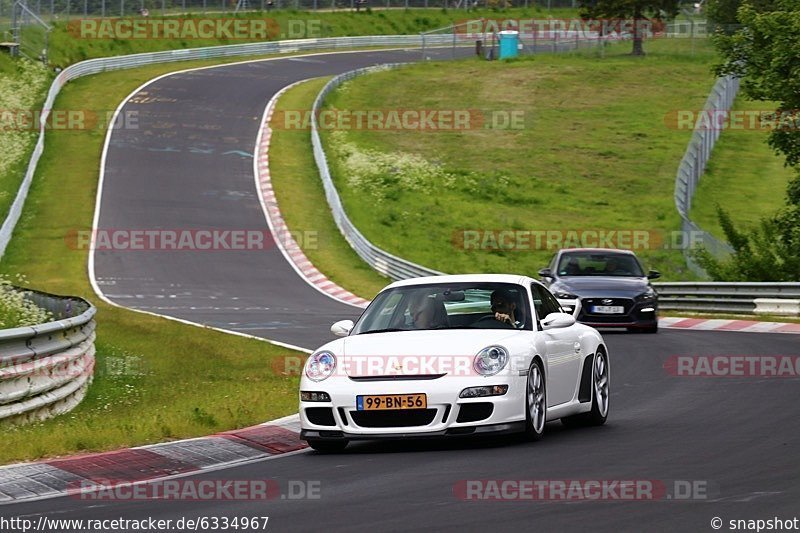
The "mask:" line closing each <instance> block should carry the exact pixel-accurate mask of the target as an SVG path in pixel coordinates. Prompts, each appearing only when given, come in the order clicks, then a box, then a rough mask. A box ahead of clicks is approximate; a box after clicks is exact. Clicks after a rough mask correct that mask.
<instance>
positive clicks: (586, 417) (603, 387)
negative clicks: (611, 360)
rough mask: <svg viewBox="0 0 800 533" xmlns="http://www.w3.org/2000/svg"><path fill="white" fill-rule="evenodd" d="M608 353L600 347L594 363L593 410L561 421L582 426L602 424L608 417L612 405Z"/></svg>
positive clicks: (569, 424) (570, 426) (567, 425)
mask: <svg viewBox="0 0 800 533" xmlns="http://www.w3.org/2000/svg"><path fill="white" fill-rule="evenodd" d="M608 374H609V373H608V355H606V353H605V352H604V351H603V349H602V348H598V350H597V354H596V355H595V357H594V364H593V365H592V410H591V411H589V412H588V413H581V414H579V415H573V416H568V417H565V418H562V419H561V423H562V424H564V425H565V426H566V427H568V428H572V427H580V426H602V425H603V424H605V423H606V419H607V418H608V409H609V407H610V402H609V399H610V395H609V379H608V377H609V375H608Z"/></svg>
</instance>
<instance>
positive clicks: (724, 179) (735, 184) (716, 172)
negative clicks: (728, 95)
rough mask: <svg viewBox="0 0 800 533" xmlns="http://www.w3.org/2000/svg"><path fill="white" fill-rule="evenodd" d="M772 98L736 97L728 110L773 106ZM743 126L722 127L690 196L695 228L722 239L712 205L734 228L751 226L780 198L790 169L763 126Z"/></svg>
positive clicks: (770, 211) (778, 204)
mask: <svg viewBox="0 0 800 533" xmlns="http://www.w3.org/2000/svg"><path fill="white" fill-rule="evenodd" d="M776 107H777V104H775V103H772V102H754V101H751V100H746V99H745V98H744V97H740V98H737V99H736V102H735V103H734V106H733V109H734V111H763V110H767V109H775V108H776ZM743 124H744V126H743V127H739V128H735V129H726V130H724V131H723V132H722V134H721V135H720V137H719V140H718V141H717V144H716V145H715V146H714V151H713V152H712V153H711V159H710V160H709V162H708V166H707V167H706V172H705V174H703V178H702V179H701V180H700V184H699V185H698V187H697V192H696V193H695V197H694V201H693V202H692V211H691V217H692V220H694V221H695V222H697V224H699V225H700V227H701V228H703V229H704V230H706V231H708V232H710V233H711V234H712V235H714V236H715V237H717V238H719V239H722V240H725V233H724V232H723V231H722V227H721V226H720V224H719V218H718V217H717V208H716V206H717V205H720V206H722V207H723V208H724V209H725V210H726V211H728V213H729V214H730V215H731V219H732V220H733V222H734V223H735V224H736V227H737V229H739V230H740V231H741V230H742V229H746V228H749V229H753V228H755V227H756V226H757V225H758V222H759V220H760V219H761V218H763V217H765V216H768V215H772V214H773V213H774V212H775V211H777V210H778V208H780V207H781V206H783V205H784V203H785V201H786V185H787V183H788V182H789V180H790V179H791V178H792V177H793V176H794V171H792V169H791V168H787V167H785V166H784V165H783V162H784V158H783V156H781V155H778V154H776V153H775V152H774V151H773V150H772V148H770V147H769V145H768V144H767V136H768V134H769V132H768V131H767V130H759V129H751V128H750V127H749V119H748V120H745V121H744V123H743Z"/></svg>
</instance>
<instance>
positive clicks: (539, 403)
mask: <svg viewBox="0 0 800 533" xmlns="http://www.w3.org/2000/svg"><path fill="white" fill-rule="evenodd" d="M545 422H547V384H546V383H545V379H544V372H543V371H542V364H541V363H540V362H539V360H538V359H537V360H536V361H534V362H533V364H532V365H531V368H530V370H529V371H528V382H527V385H526V386H525V435H526V437H527V438H528V440H539V439H541V438H542V436H543V435H544V425H545Z"/></svg>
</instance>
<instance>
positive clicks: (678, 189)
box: [675, 76, 739, 275]
mask: <svg viewBox="0 0 800 533" xmlns="http://www.w3.org/2000/svg"><path fill="white" fill-rule="evenodd" d="M738 92H739V79H738V78H734V77H731V76H726V77H723V78H719V79H718V80H717V83H716V84H714V88H713V89H712V90H711V93H710V94H709V95H708V100H706V105H705V106H704V107H703V113H704V114H706V115H707V116H713V115H716V114H719V113H722V114H727V113H728V111H730V109H731V107H732V106H733V101H734V100H735V99H736V94H737V93H738ZM721 133H722V128H708V127H704V126H702V125H699V124H698V125H697V126H696V127H695V129H694V132H693V133H692V139H691V140H690V141H689V145H688V146H687V147H686V152H685V153H684V155H683V159H681V163H680V166H679V167H678V173H677V176H676V177H675V207H676V208H677V209H678V214H680V216H681V229H682V230H683V234H684V235H692V236H693V239H694V240H695V242H696V244H699V245H701V246H703V247H704V248H705V249H706V250H708V251H709V252H710V253H711V254H712V255H714V256H716V257H723V256H725V255H728V254H730V253H731V252H733V249H732V248H731V247H730V245H729V244H728V243H725V242H722V241H720V240H719V239H717V238H716V237H714V236H713V235H711V234H710V233H708V232H707V231H705V230H703V229H702V228H700V226H698V225H697V224H696V223H695V222H693V221H692V219H691V218H690V217H689V212H690V211H691V209H692V200H693V198H694V193H695V191H696V190H697V185H698V184H699V183H700V178H701V177H702V176H703V173H704V172H705V169H706V165H707V164H708V160H709V158H710V157H711V152H712V150H713V149H714V145H715V144H716V142H717V140H718V139H719V136H720V134H721ZM684 257H685V259H686V264H687V266H688V267H689V269H691V270H692V272H694V273H695V274H698V275H705V274H706V273H705V271H704V270H703V268H702V267H701V266H700V265H698V264H697V262H696V261H695V260H694V257H693V256H692V253H691V250H689V249H688V248H687V249H684Z"/></svg>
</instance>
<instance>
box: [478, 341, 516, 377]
mask: <svg viewBox="0 0 800 533" xmlns="http://www.w3.org/2000/svg"><path fill="white" fill-rule="evenodd" d="M506 364H508V350H506V349H505V348H503V347H502V346H488V347H486V348H484V349H483V350H481V351H480V352H478V355H476V356H475V361H473V363H472V366H473V367H474V368H475V371H476V372H477V373H478V374H480V375H482V376H493V375H494V374H497V373H498V372H500V371H501V370H503V368H504V367H505V366H506Z"/></svg>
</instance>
